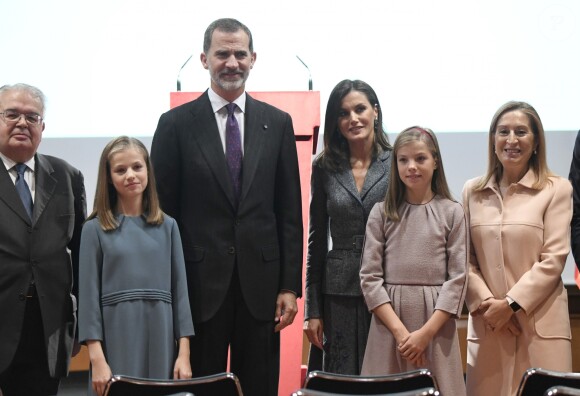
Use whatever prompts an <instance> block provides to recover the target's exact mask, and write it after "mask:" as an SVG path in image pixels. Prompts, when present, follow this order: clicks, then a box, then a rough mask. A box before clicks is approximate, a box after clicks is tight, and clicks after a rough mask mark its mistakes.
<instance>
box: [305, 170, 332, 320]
mask: <svg viewBox="0 0 580 396" xmlns="http://www.w3.org/2000/svg"><path fill="white" fill-rule="evenodd" d="M323 179H324V170H323V169H322V168H321V167H320V166H319V165H317V163H316V162H315V163H314V164H313V166H312V179H311V183H310V191H311V198H310V226H309V232H308V256H307V258H306V289H305V290H306V301H305V309H304V311H305V314H304V316H305V317H304V319H305V320H308V319H310V318H322V314H323V309H324V304H323V300H322V282H323V279H322V278H323V273H324V266H325V264H326V255H327V253H328V212H327V209H326V208H327V206H326V205H327V195H326V191H325V190H324V180H323Z"/></svg>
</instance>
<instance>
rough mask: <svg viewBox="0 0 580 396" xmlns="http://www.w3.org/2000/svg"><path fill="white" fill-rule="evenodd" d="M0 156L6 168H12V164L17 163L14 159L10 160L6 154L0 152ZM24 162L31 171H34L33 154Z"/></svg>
mask: <svg viewBox="0 0 580 396" xmlns="http://www.w3.org/2000/svg"><path fill="white" fill-rule="evenodd" d="M0 158H1V159H2V162H3V163H4V166H5V167H6V170H10V169H12V168H14V166H15V165H16V164H17V162H16V161H13V160H11V159H10V158H8V157H7V156H5V155H4V154H2V153H0ZM25 164H26V166H27V167H28V169H29V170H30V171H31V172H34V164H35V160H34V156H32V158H31V159H29V160H28V161H26V162H25Z"/></svg>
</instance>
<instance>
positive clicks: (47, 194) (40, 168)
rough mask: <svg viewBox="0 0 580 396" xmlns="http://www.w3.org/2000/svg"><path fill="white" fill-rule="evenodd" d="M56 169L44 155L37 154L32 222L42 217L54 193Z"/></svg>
mask: <svg viewBox="0 0 580 396" xmlns="http://www.w3.org/2000/svg"><path fill="white" fill-rule="evenodd" d="M52 173H54V169H53V168H52V165H51V164H50V162H48V161H47V160H46V158H45V157H44V156H43V155H40V154H37V155H36V170H35V177H36V192H35V196H34V208H33V210H32V224H34V223H36V221H37V220H38V219H39V218H40V215H41V214H42V212H43V211H44V208H46V205H47V204H48V201H50V199H51V198H52V196H53V195H54V189H55V188H56V179H55V178H54V177H52Z"/></svg>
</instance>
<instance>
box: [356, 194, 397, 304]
mask: <svg viewBox="0 0 580 396" xmlns="http://www.w3.org/2000/svg"><path fill="white" fill-rule="evenodd" d="M383 213H384V208H383V203H382V202H378V203H376V204H375V205H374V206H373V208H372V210H371V213H370V214H369V219H368V221H367V226H366V232H365V240H364V245H363V252H362V258H361V269H360V280H361V288H362V292H363V295H364V298H365V301H366V304H367V307H368V308H369V311H372V310H373V309H375V308H376V307H378V306H379V305H382V304H385V303H389V302H391V298H390V297H389V294H388V293H387V289H386V288H385V286H384V284H385V269H384V268H385V267H384V266H385V265H386V263H385V262H384V261H385V260H384V259H385V243H386V238H385V232H384V223H385V219H384V215H383Z"/></svg>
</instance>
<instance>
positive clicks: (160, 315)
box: [79, 215, 194, 379]
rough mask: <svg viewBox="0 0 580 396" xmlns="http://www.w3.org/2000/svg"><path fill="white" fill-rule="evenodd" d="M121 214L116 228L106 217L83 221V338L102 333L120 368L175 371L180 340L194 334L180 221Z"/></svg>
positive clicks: (141, 373)
mask: <svg viewBox="0 0 580 396" xmlns="http://www.w3.org/2000/svg"><path fill="white" fill-rule="evenodd" d="M117 220H118V221H119V227H118V228H117V229H116V230H113V231H107V232H105V231H103V229H102V228H101V226H100V224H99V221H98V219H92V220H90V221H88V222H87V223H86V224H85V225H84V227H83V232H82V236H81V248H80V264H79V267H80V268H79V341H80V342H81V343H85V342H86V341H88V340H100V341H101V344H102V346H103V351H104V353H105V357H106V359H107V363H108V364H109V366H110V367H111V371H112V372H113V375H117V374H123V375H130V376H135V377H142V378H156V379H168V378H172V377H173V366H174V363H175V358H176V356H177V344H176V341H177V340H178V339H179V338H181V337H187V336H192V335H193V334H194V331H193V322H192V319H191V311H190V308H189V299H188V293H187V281H186V275H185V263H184V259H183V250H182V246H181V238H180V235H179V229H178V227H177V223H176V222H175V220H174V219H173V218H171V217H169V216H167V215H165V217H164V221H163V223H162V224H161V225H149V224H147V222H146V219H145V217H144V216H139V217H127V216H123V215H119V216H118V217H117Z"/></svg>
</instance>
